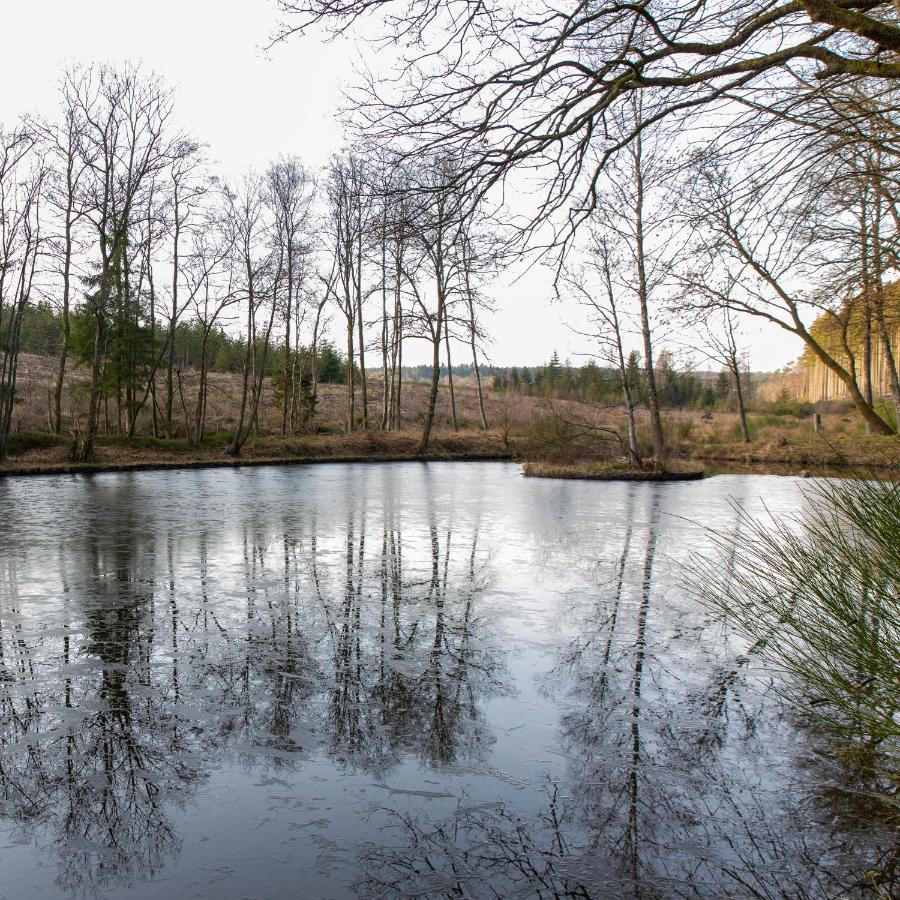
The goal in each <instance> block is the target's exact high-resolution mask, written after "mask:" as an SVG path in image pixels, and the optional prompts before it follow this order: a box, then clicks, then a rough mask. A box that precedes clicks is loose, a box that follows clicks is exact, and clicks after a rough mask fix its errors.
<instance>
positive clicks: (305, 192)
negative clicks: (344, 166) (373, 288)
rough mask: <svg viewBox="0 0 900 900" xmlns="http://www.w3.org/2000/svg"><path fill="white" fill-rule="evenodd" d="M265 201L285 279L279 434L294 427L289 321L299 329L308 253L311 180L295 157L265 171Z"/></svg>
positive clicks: (293, 367)
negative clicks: (302, 276)
mask: <svg viewBox="0 0 900 900" xmlns="http://www.w3.org/2000/svg"><path fill="white" fill-rule="evenodd" d="M266 180H267V193H268V203H269V205H270V207H271V209H272V213H273V215H274V218H275V227H276V231H277V237H278V241H279V244H280V246H281V247H282V248H283V250H282V252H283V254H284V257H285V262H286V266H285V282H284V292H283V297H282V301H283V302H282V316H283V322H284V359H283V380H284V390H283V398H282V409H281V433H282V435H285V434H287V432H288V426H289V425H290V427H291V428H293V421H292V420H289V418H290V419H292V415H293V409H294V404H295V399H296V393H297V383H296V381H297V373H296V364H295V359H296V355H295V354H292V352H291V324H292V321H294V320H295V319H297V321H296V326H297V329H298V331H299V327H300V323H299V296H300V288H301V285H300V284H298V276H299V275H300V274H301V273H302V272H303V271H304V266H303V264H302V257H303V256H305V255H307V254H308V253H309V250H310V247H309V241H308V238H307V231H308V230H309V221H308V220H309V215H310V207H311V203H312V199H313V181H312V178H311V176H310V175H309V174H308V173H307V171H306V170H305V169H304V168H303V165H302V163H301V162H300V160H299V159H298V158H297V157H287V158H284V159H280V160H278V161H277V162H275V163H273V164H272V165H271V166H270V167H269V169H268V172H267V173H266Z"/></svg>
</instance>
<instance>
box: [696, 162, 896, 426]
mask: <svg viewBox="0 0 900 900" xmlns="http://www.w3.org/2000/svg"><path fill="white" fill-rule="evenodd" d="M695 188H696V189H695V190H694V192H693V201H692V202H693V205H692V213H691V216H690V218H691V219H692V221H693V227H694V229H695V235H696V237H697V244H696V246H695V252H694V254H693V257H692V260H691V262H690V264H689V265H688V266H687V267H686V268H685V269H684V270H683V272H682V274H681V276H680V280H681V283H682V289H683V290H682V296H683V299H684V300H685V302H687V304H688V308H691V307H692V306H693V308H695V309H697V310H700V311H702V310H708V309H715V308H719V309H729V310H731V311H733V312H737V313H741V314H744V315H748V316H752V317H755V318H757V319H761V320H765V321H767V322H770V323H772V324H774V325H777V326H778V327H780V328H783V329H784V330H785V331H788V332H790V333H791V334H794V335H796V336H797V337H799V338H800V339H801V340H803V342H804V343H805V344H806V346H807V347H808V348H809V350H810V352H811V353H812V354H813V355H814V356H815V357H816V358H817V359H819V360H820V361H821V363H822V364H823V365H824V366H825V367H827V368H828V369H829V370H830V371H831V372H833V373H834V374H835V375H836V376H837V378H838V379H839V380H840V381H841V382H842V383H843V384H844V386H845V387H846V389H847V394H848V396H849V397H850V399H851V400H852V401H853V403H854V405H855V406H856V407H857V409H858V410H859V412H860V415H861V416H862V418H863V421H864V422H865V423H866V424H867V427H869V428H871V429H872V430H873V431H875V432H877V433H879V434H893V433H894V431H895V429H894V428H893V427H892V426H891V425H890V424H889V423H888V422H886V421H885V420H884V419H882V418H881V416H879V415H878V413H877V412H876V411H875V409H874V407H873V405H872V404H871V403H869V402H868V401H867V399H866V397H865V396H864V392H863V391H862V390H861V389H860V384H859V381H858V378H857V371H856V365H855V355H854V354H853V352H852V350H851V352H850V354H849V356H848V357H847V359H846V360H845V363H846V364H845V363H842V362H841V361H840V360H839V359H838V358H837V357H836V356H835V355H834V354H833V353H831V352H829V350H828V348H827V347H826V346H825V344H824V343H823V342H822V341H821V340H819V339H817V337H816V335H815V334H814V333H813V332H812V331H811V330H810V327H809V325H808V324H807V322H806V321H805V319H806V318H807V317H808V316H809V315H810V314H814V315H815V314H818V315H825V316H826V317H830V318H831V319H833V320H834V321H835V322H836V323H837V324H838V326H839V327H840V330H841V331H842V334H843V335H844V338H843V342H844V346H845V347H847V348H848V349H850V348H849V342H848V338H847V327H848V323H849V319H846V318H844V316H845V312H846V310H847V306H846V303H838V304H837V305H836V304H835V303H834V302H833V300H834V295H833V294H832V292H831V290H828V289H827V288H826V286H825V285H823V284H821V283H819V282H818V275H819V274H820V273H821V259H820V258H819V254H818V251H819V249H820V245H819V242H818V240H817V239H816V238H815V235H816V233H817V221H816V219H815V217H814V213H815V211H816V210H815V208H814V207H811V206H810V205H809V204H808V203H805V202H801V203H800V205H799V206H798V204H797V203H796V202H795V197H793V196H791V195H786V194H785V191H784V189H783V186H781V185H776V186H770V187H768V188H766V187H765V186H762V187H758V186H757V184H756V183H755V182H754V181H753V179H752V178H751V177H749V176H748V178H746V179H744V180H743V181H741V182H739V183H738V184H736V183H735V181H734V180H733V179H731V178H729V177H728V176H727V174H726V173H725V172H724V171H723V170H722V169H721V168H720V167H718V166H717V165H716V164H715V162H714V161H712V160H710V159H703V160H702V163H701V167H700V168H699V169H698V177H697V179H696V182H695ZM845 299H846V295H845Z"/></svg>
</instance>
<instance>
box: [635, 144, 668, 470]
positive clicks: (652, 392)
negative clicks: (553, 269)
mask: <svg viewBox="0 0 900 900" xmlns="http://www.w3.org/2000/svg"><path fill="white" fill-rule="evenodd" d="M641 150H642V148H641V138H640V136H638V138H637V140H636V142H635V150H634V176H635V186H636V191H637V193H636V203H635V240H636V250H637V270H638V299H639V300H640V305H641V337H642V338H643V344H644V372H645V374H646V377H647V408H648V409H649V411H650V431H651V434H652V435H653V455H654V456H655V457H656V461H657V463H658V464H660V465H662V464H663V462H664V461H665V456H666V446H665V439H664V437H663V430H662V421H661V419H660V415H659V397H658V395H657V392H656V373H655V371H654V368H653V343H652V336H651V332H650V311H649V308H648V296H647V294H648V286H647V267H646V257H645V253H644V180H643V168H642V158H641Z"/></svg>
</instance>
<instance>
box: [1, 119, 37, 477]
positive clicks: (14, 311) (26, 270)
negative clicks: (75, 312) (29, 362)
mask: <svg viewBox="0 0 900 900" xmlns="http://www.w3.org/2000/svg"><path fill="white" fill-rule="evenodd" d="M35 145H36V139H35V136H34V135H33V134H31V133H30V132H29V131H28V130H26V129H24V128H16V129H14V130H13V131H10V132H6V131H3V130H2V129H0V354H2V355H0V460H2V459H4V458H5V457H6V451H7V446H8V442H9V435H10V430H11V427H12V414H13V409H14V407H15V404H16V379H17V376H18V365H19V346H20V337H21V330H22V319H23V317H24V315H25V309H26V307H27V305H28V302H29V299H30V297H31V292H32V287H33V285H34V275H35V270H36V267H37V261H38V257H39V254H40V252H41V244H42V241H43V237H42V235H41V217H40V208H41V200H42V195H41V192H42V189H43V182H44V177H45V174H46V167H45V163H44V159H43V157H42V155H41V154H39V153H38V152H37V151H36V150H35Z"/></svg>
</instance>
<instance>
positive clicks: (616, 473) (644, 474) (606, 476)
mask: <svg viewBox="0 0 900 900" xmlns="http://www.w3.org/2000/svg"><path fill="white" fill-rule="evenodd" d="M522 472H523V474H524V475H525V476H526V477H528V478H572V479H584V480H587V481H696V480H698V479H700V478H703V476H704V475H705V474H706V473H705V472H704V470H703V469H698V468H687V467H681V466H666V467H664V468H661V469H652V468H646V469H644V468H640V467H638V466H633V465H629V464H627V463H621V462H617V463H608V462H606V463H603V462H596V461H582V462H574V463H566V464H556V463H546V462H527V463H525V464H524V465H523V466H522Z"/></svg>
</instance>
